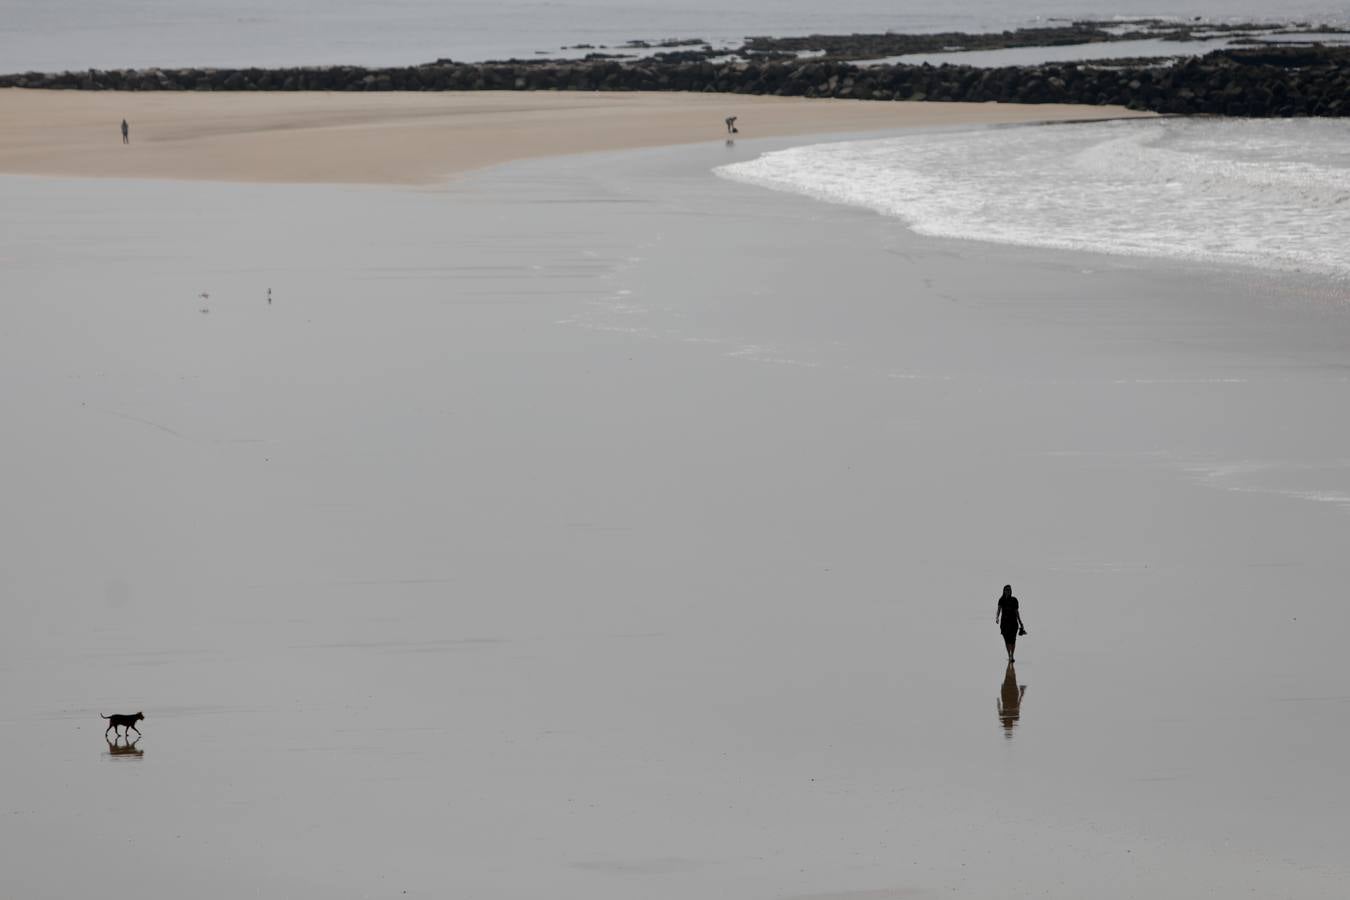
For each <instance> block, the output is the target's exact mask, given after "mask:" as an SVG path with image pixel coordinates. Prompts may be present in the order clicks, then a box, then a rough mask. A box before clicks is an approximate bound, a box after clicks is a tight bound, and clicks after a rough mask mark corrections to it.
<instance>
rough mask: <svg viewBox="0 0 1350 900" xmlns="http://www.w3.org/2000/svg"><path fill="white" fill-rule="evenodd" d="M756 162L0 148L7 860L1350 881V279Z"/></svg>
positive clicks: (1025, 888)
mask: <svg viewBox="0 0 1350 900" xmlns="http://www.w3.org/2000/svg"><path fill="white" fill-rule="evenodd" d="M776 146H781V142H772V141H765V142H752V141H741V142H738V143H737V144H736V145H735V146H733V147H726V146H724V145H723V144H722V143H721V142H720V141H717V142H715V143H712V144H704V145H698V146H688V147H675V148H669V149H659V150H647V151H641V152H634V153H614V154H602V155H595V156H577V157H569V158H560V159H551V160H536V161H529V162H521V163H516V164H512V165H508V166H503V167H500V168H497V169H493V170H490V171H485V172H479V173H474V174H472V175H470V176H468V177H465V178H462V179H457V180H456V181H455V182H453V183H451V184H449V185H445V186H435V187H420V188H417V189H411V190H410V189H397V190H389V189H380V188H371V187H362V186H326V185H251V184H215V183H209V182H205V181H196V182H163V181H143V180H125V181H119V180H96V179H83V180H76V179H71V180H65V179H56V178H19V177H7V178H3V179H0V191H2V192H3V196H4V200H5V202H4V203H3V204H0V260H2V261H3V264H4V271H5V278H6V283H5V287H6V291H5V292H6V303H5V304H4V305H3V307H0V316H3V319H2V320H0V324H2V325H3V327H0V381H2V382H3V383H4V384H6V385H8V389H7V390H5V391H3V392H0V421H3V422H4V423H5V427H6V435H7V438H6V469H7V471H8V472H9V475H10V477H9V479H8V480H7V490H6V500H5V509H6V512H5V515H4V516H2V517H0V542H2V543H3V546H5V547H6V554H5V558H4V561H3V567H2V568H0V604H3V606H2V608H3V610H4V616H5V620H6V623H7V624H6V627H5V628H4V629H0V668H3V673H4V678H2V679H0V709H2V710H3V723H4V725H5V727H6V730H7V734H8V740H7V743H6V750H5V757H4V760H5V766H6V774H7V779H6V790H5V791H4V796H3V800H2V801H0V802H2V803H3V812H4V815H0V843H3V845H4V846H5V847H6V848H7V854H6V861H5V870H4V875H3V883H4V885H5V888H6V893H7V894H12V895H13V896H16V897H78V896H95V895H97V896H109V897H133V896H134V897H140V898H147V900H161V898H162V900H170V898H173V900H176V898H180V897H183V896H192V897H198V898H204V900H213V898H222V900H224V898H237V897H239V896H286V897H293V898H315V900H319V898H322V900H333V898H348V897H350V898H357V897H404V896H408V897H445V896H472V897H479V898H502V900H507V898H510V900H517V898H520V897H537V896H546V895H547V896H560V897H586V898H595V900H610V898H612V900H630V898H633V897H645V898H653V900H665V898H669V900H687V898H690V897H726V898H751V900H760V898H763V900H788V898H797V900H804V898H816V900H824V898H832V900H881V898H886V900H891V898H902V897H903V898H911V897H914V898H927V897H939V896H941V897H951V896H958V897H962V898H979V900H983V898H988V900H996V898H999V900H1001V898H1006V897H1025V896H1045V897H1051V898H1063V900H1080V898H1084V897H1092V898H1097V900H1136V898H1140V897H1150V898H1164V900H1166V898H1177V900H1182V898H1193V897H1198V896H1246V895H1249V894H1251V895H1255V896H1262V897H1291V898H1300V900H1305V898H1312V900H1316V898H1328V900H1331V898H1340V897H1342V896H1343V895H1344V887H1345V885H1346V883H1347V879H1350V870H1347V867H1346V863H1345V861H1344V847H1343V843H1344V841H1343V835H1344V828H1343V818H1344V810H1345V808H1346V806H1347V803H1350V775H1347V772H1346V768H1345V766H1344V764H1343V760H1342V756H1343V753H1342V748H1343V747H1344V746H1345V744H1346V741H1347V739H1348V738H1350V720H1347V718H1346V716H1345V714H1344V712H1345V709H1346V708H1347V702H1350V699H1348V698H1350V677H1348V676H1347V675H1346V670H1345V666H1344V665H1343V664H1342V662H1341V659H1340V656H1341V654H1340V638H1341V636H1342V635H1343V634H1345V633H1346V632H1347V630H1348V629H1350V606H1347V604H1345V603H1344V602H1343V601H1342V599H1341V597H1340V594H1341V592H1342V591H1341V588H1342V586H1343V585H1344V584H1346V583H1347V582H1350V561H1347V557H1346V555H1345V552H1344V548H1345V546H1346V545H1347V539H1350V518H1347V513H1348V512H1350V464H1347V459H1348V458H1350V449H1347V448H1350V422H1347V420H1346V418H1345V417H1344V416H1343V415H1340V414H1339V411H1340V410H1343V409H1345V408H1346V406H1347V401H1350V396H1347V394H1348V393H1350V376H1347V372H1346V369H1345V364H1344V361H1345V358H1346V350H1347V347H1350V316H1347V313H1346V308H1345V306H1344V296H1343V291H1342V290H1341V289H1340V288H1339V287H1337V286H1335V285H1329V284H1325V283H1320V282H1314V281H1303V280H1298V279H1294V278H1292V277H1288V276H1285V277H1281V278H1279V279H1274V278H1266V277H1263V276H1261V275H1259V273H1253V272H1251V271H1238V270H1225V269H1212V268H1205V267H1198V266H1184V265H1173V264H1166V263H1158V262H1153V261H1148V260H1140V259H1116V258H1106V257H1095V256H1088V255H1081V254H1070V253H1065V252H1058V251H1049V250H1021V249H1017V248H1011V247H999V246H990V245H982V244H970V243H961V242H954V241H941V240H934V239H926V238H921V237H918V236H915V235H914V234H912V233H910V232H908V231H907V230H906V229H905V228H904V227H903V226H902V225H901V224H900V223H898V222H895V221H890V220H886V219H883V218H881V217H878V216H875V215H872V214H870V213H865V212H861V211H857V210H852V209H848V208H843V207H835V206H827V205H821V204H816V203H814V202H812V201H809V200H805V199H802V198H797V197H792V196H787V195H780V194H775V193H771V192H768V191H762V190H759V189H756V188H753V187H749V186H746V185H739V184H735V183H731V182H727V181H724V180H721V179H718V178H717V177H715V176H713V175H711V174H710V170H711V169H712V168H713V167H714V166H716V165H718V164H720V163H722V162H729V161H734V160H737V159H741V158H745V157H747V156H749V155H752V154H754V153H756V152H759V151H760V150H762V149H768V148H771V147H776ZM269 288H270V289H271V291H272V296H273V302H272V303H271V304H270V305H269V303H268V302H267V291H268V289H269ZM203 295H205V296H203ZM1007 582H1011V583H1012V584H1013V585H1014V588H1015V589H1016V592H1017V594H1018V596H1019V597H1020V598H1021V601H1022V614H1023V617H1024V619H1025V621H1026V624H1027V627H1028V630H1029V632H1030V634H1029V635H1028V636H1027V637H1026V638H1025V639H1023V641H1022V643H1021V644H1020V645H1019V654H1018V656H1019V658H1018V663H1017V666H1016V669H1015V671H1013V672H1009V671H1008V669H1007V666H1006V665H1005V662H1004V660H1003V648H1002V643H1001V640H1000V637H999V633H998V629H997V626H995V624H994V622H993V616H994V606H995V599H996V597H997V595H998V592H999V589H1000V588H1001V586H1002V585H1003V584H1004V583H1007ZM138 709H140V710H144V711H145V713H146V719H145V721H144V722H142V723H141V725H140V727H141V730H142V731H143V732H144V737H143V738H142V739H141V740H140V741H139V742H137V743H136V744H135V747H134V748H133V749H132V750H131V751H130V752H126V745H125V744H121V745H115V746H113V747H110V746H108V744H107V743H106V742H105V739H104V737H103V734H102V733H103V730H104V726H105V723H104V722H103V721H102V720H100V719H99V718H98V715H99V713H109V712H134V711H136V710H138ZM119 751H121V752H119ZM109 873H131V874H130V876H129V877H128V879H127V880H125V881H122V880H119V879H117V878H110V875H109ZM405 892H406V894H405Z"/></svg>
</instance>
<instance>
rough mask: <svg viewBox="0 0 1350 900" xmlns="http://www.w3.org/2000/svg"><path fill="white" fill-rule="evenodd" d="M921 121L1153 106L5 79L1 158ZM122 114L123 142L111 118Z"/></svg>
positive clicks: (42, 159) (235, 164)
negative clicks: (305, 89)
mask: <svg viewBox="0 0 1350 900" xmlns="http://www.w3.org/2000/svg"><path fill="white" fill-rule="evenodd" d="M729 115H736V116H738V117H739V123H738V124H739V127H740V128H741V129H742V130H741V134H740V135H738V137H741V138H744V139H749V138H764V137H781V136H785V135H807V134H821V133H829V132H850V131H870V130H878V129H884V128H908V127H920V126H944V125H945V126H951V125H963V124H965V125H997V124H1008V123H1016V122H1040V121H1079V120H1084V119H1101V118H1111V117H1118V116H1135V115H1149V114H1144V113H1135V112H1132V111H1130V110H1126V109H1123V108H1120V107H1078V106H1059V105H1051V104H1045V105H1038V106H1029V105H1012V104H998V103H984V104H971V103H907V102H902V103H868V102H862V101H852V100H809V99H804V98H798V97H793V98H788V97H757V96H730V95H714V94H679V93H663V94H645V93H600V92H594V93H581V92H575V93H573V92H560V93H544V92H539V93H526V92H498V91H480V92H472V93H381V94H378V95H376V94H322V93H234V94H199V93H191V94H163V93H116V92H99V93H85V92H77V91H26V90H19V89H8V90H0V116H3V117H4V118H5V120H6V121H9V122H13V123H15V124H16V126H17V127H13V128H8V129H5V130H4V133H3V134H0V172H5V173H12V174H28V175H77V176H92V177H109V178H202V179H212V180H220V181H265V182H294V183H308V182H338V183H370V184H427V183H433V182H435V181H437V180H440V179H442V178H444V177H446V176H447V175H451V174H454V173H457V172H463V171H465V170H468V169H476V168H481V167H483V166H488V165H493V164H497V163H502V162H509V161H512V160H517V159H530V158H534V157H540V156H554V155H561V154H569V153H586V152H593V151H598V150H621V149H629V148H638V147H655V146H662V145H668V144H688V143H698V142H702V141H709V140H718V139H722V138H725V137H727V136H728V135H726V133H725V131H726V129H725V127H724V125H723V119H724V118H726V117H727V116H729ZM122 119H127V120H128V121H129V122H130V124H131V129H132V131H131V137H132V141H131V144H130V145H129V146H128V147H126V148H125V149H124V148H123V147H122V146H121V144H120V137H119V134H118V123H119V122H121V120H122Z"/></svg>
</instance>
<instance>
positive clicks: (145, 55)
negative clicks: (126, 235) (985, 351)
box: [0, 0, 1350, 72]
mask: <svg viewBox="0 0 1350 900" xmlns="http://www.w3.org/2000/svg"><path fill="white" fill-rule="evenodd" d="M1148 17H1160V18H1166V19H1176V20H1190V19H1196V18H1199V19H1203V20H1206V21H1214V22H1234V21H1260V22H1291V21H1306V22H1310V23H1326V24H1346V23H1347V22H1350V10H1347V9H1346V7H1345V6H1344V5H1337V4H1333V3H1328V2H1326V0H1296V2H1293V3H1289V4H1282V5H1281V6H1279V7H1276V6H1274V5H1272V4H1270V3H1268V2H1264V0H1262V2H1258V0H1237V2H1225V0H1185V2H1182V3H1178V4H1158V3H1156V2H1154V0H1118V2H1110V3H1107V2H1102V0H1035V2H1031V3H1027V4H1023V5H1018V6H1015V7H1010V6H1009V5H1007V4H1004V3H999V2H996V0H964V2H961V3H957V4H941V5H938V6H934V5H932V4H926V3H920V2H917V0H904V2H901V3H891V2H886V0H855V2H850V3H845V4H819V3H813V2H809V0H754V2H751V3H748V4H744V5H737V6H736V7H735V8H728V7H726V6H719V5H715V4H710V3H707V2H705V0H674V2H659V0H631V2H625V3H604V2H595V0H547V2H541V0H503V2H487V0H468V2H464V0H457V2H450V3H441V2H436V0H396V2H391V3H382V4H378V5H376V4H371V3H368V2H366V0H277V2H269V3H261V2H257V0H253V2H248V3H242V4H240V3H225V2H223V0H107V2H94V0H52V2H46V3H31V2H27V0H3V2H0V72H22V71H64V70H79V69H86V68H148V67H154V66H160V67H171V66H291V65H329V64H333V65H336V64H347V65H415V64H418V63H423V62H431V61H433V60H436V59H442V58H449V59H455V60H459V61H465V62H477V61H484V60H490V59H506V58H521V59H529V58H532V57H537V56H548V55H558V54H559V52H560V51H562V50H563V48H565V47H575V46H576V45H578V44H590V45H593V46H596V47H599V46H602V45H603V46H609V47H613V46H616V45H619V44H622V43H624V42H626V41H630V40H648V41H655V40H663V39H670V38H701V39H705V40H707V41H709V42H711V43H712V44H713V45H714V46H737V45H738V44H739V43H740V42H741V41H743V40H744V39H745V38H746V37H748V36H752V35H773V36H791V35H802V34H849V33H855V32H856V33H879V32H885V31H897V32H940V31H964V32H988V31H1002V30H1004V29H1014V28H1021V27H1031V26H1043V25H1048V24H1055V23H1061V24H1062V23H1063V22H1065V21H1069V20H1077V19H1096V20H1107V21H1109V20H1113V19H1134V18H1148Z"/></svg>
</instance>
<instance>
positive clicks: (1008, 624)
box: [994, 584, 1027, 662]
mask: <svg viewBox="0 0 1350 900" xmlns="http://www.w3.org/2000/svg"><path fill="white" fill-rule="evenodd" d="M994 622H995V623H996V624H997V625H998V630H999V631H1001V632H1003V644H1004V646H1006V647H1007V648H1008V662H1012V661H1013V650H1014V649H1015V648H1016V647H1017V637H1018V635H1022V634H1026V633H1027V630H1026V628H1025V627H1024V626H1023V625H1022V614H1021V612H1019V611H1018V609H1017V598H1016V597H1014V596H1013V592H1012V585H1011V584H1005V585H1004V586H1003V596H1002V597H999V598H998V609H997V610H996V611H995V612H994Z"/></svg>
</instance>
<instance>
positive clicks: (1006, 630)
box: [998, 597, 1018, 640]
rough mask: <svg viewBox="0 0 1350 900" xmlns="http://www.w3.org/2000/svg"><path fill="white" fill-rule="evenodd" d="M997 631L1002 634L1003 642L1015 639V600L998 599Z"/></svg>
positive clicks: (1014, 598) (1008, 598)
mask: <svg viewBox="0 0 1350 900" xmlns="http://www.w3.org/2000/svg"><path fill="white" fill-rule="evenodd" d="M998 613H999V615H998V630H999V631H1001V632H1003V638H1004V640H1012V639H1013V638H1015V637H1017V628H1018V625H1017V598H1016V597H999V598H998Z"/></svg>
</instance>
